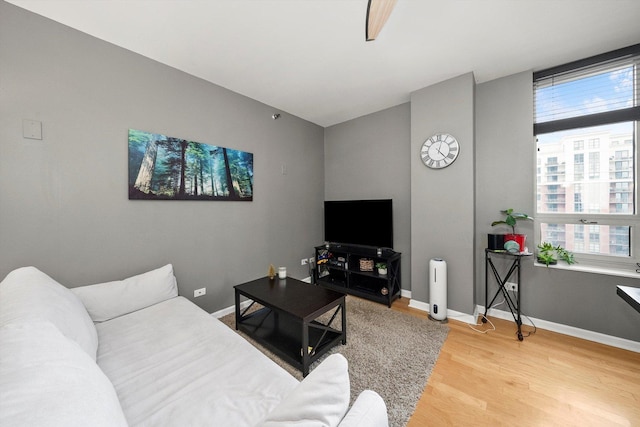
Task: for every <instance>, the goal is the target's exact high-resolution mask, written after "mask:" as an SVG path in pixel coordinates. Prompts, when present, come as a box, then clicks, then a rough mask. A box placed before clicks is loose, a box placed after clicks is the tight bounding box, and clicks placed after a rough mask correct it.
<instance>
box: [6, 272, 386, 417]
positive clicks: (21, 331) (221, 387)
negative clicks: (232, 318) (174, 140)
mask: <svg viewBox="0 0 640 427" xmlns="http://www.w3.org/2000/svg"><path fill="white" fill-rule="evenodd" d="M349 401H350V390H349V377H348V372H347V361H346V359H345V358H344V357H343V356H341V355H338V354H335V355H332V356H330V357H328V358H327V359H325V361H324V362H323V363H321V364H320V365H319V366H318V367H317V368H316V369H315V370H313V371H312V372H311V373H310V374H309V375H308V376H307V377H306V378H305V379H304V380H303V381H302V382H299V381H298V380H296V379H295V378H294V377H292V376H291V375H290V374H289V373H287V372H286V371H285V370H284V369H282V368H281V367H280V366H278V365H277V364H276V363H274V362H273V361H272V360H271V359H269V358H268V357H266V356H264V355H263V354H262V353H261V352H260V351H258V350H257V349H256V348H255V347H253V346H252V345H251V344H249V343H248V342H247V341H246V340H244V339H243V338H242V337H240V336H239V335H238V334H237V333H235V332H234V331H232V330H231V329H229V328H228V327H227V326H225V325H224V324H223V323H222V322H220V321H219V320H218V319H215V318H214V317H213V316H211V315H209V314H208V313H206V312H205V311H203V310H202V309H200V308H199V307H198V306H196V305H195V304H193V303H192V302H190V301H189V300H187V299H185V298H183V297H180V296H178V292H177V284H176V279H175V277H174V275H173V268H172V266H171V265H167V266H164V267H162V268H159V269H157V270H153V271H150V272H148V273H144V274H141V275H138V276H135V277H131V278H129V279H125V280H122V281H115V282H108V283H102V284H97V285H91V286H85V287H80V288H74V289H68V288H66V287H64V286H62V285H61V284H59V283H57V282H56V281H55V280H53V279H52V278H50V277H49V276H47V275H46V274H44V273H42V272H41V271H39V270H37V269H36V268H34V267H24V268H20V269H17V270H14V271H13V272H11V273H9V275H7V277H6V278H5V279H4V280H3V281H2V282H0V425H1V426H3V427H10V426H20V427H24V426H65V427H70V426H71V427H72V426H83V427H85V426H93V427H96V426H125V425H129V426H180V427H183V426H214V427H225V426H229V427H242V426H251V427H253V426H265V427H273V426H296V427H300V426H309V427H315V426H338V425H339V426H340V427H354V426H360V427H378V426H380V427H387V426H388V421H387V411H386V407H385V404H384V401H383V400H382V399H381V398H380V396H379V395H378V394H376V393H375V392H373V391H370V390H367V391H364V392H363V393H361V394H360V395H359V396H358V398H357V399H356V401H355V402H354V404H353V406H352V407H351V408H349Z"/></svg>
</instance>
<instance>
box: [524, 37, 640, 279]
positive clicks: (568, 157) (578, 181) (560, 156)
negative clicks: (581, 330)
mask: <svg viewBox="0 0 640 427" xmlns="http://www.w3.org/2000/svg"><path fill="white" fill-rule="evenodd" d="M639 98H640V45H634V46H630V47H628V48H625V49H620V50H618V51H615V52H610V53H607V54H603V55H599V56H597V57H593V58H588V59H586V60H583V61H578V62H576V63H572V64H566V65H563V66H560V67H555V68H553V69H549V70H543V71H540V72H536V73H534V100H535V108H534V111H535V119H534V134H535V136H536V142H537V159H536V175H537V176H536V213H535V217H536V220H537V221H536V224H538V225H539V228H538V229H537V230H536V243H540V242H542V241H545V242H551V243H553V244H554V245H555V244H561V245H562V246H564V247H565V248H566V249H568V250H570V251H572V252H574V253H575V254H576V258H577V259H578V261H579V263H580V264H581V265H582V264H586V265H593V266H602V267H610V268H613V269H624V270H626V269H630V268H634V269H635V268H636V266H635V263H636V262H640V216H639V214H638V202H637V191H638V185H637V183H638V173H637V169H638V155H637V153H638V123H639V121H640V100H639ZM585 226H587V227H588V229H585V228H584V227H585Z"/></svg>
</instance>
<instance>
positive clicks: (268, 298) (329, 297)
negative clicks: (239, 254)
mask: <svg viewBox="0 0 640 427" xmlns="http://www.w3.org/2000/svg"><path fill="white" fill-rule="evenodd" d="M234 289H235V298H236V329H239V330H241V331H243V332H245V333H246V334H247V335H249V336H250V337H251V338H253V339H255V340H256V341H258V342H259V343H260V344H262V345H264V346H265V347H266V348H268V349H269V350H271V351H273V352H274V353H275V354H277V355H278V356H280V357H281V358H282V359H284V360H286V361H287V362H288V363H290V364H291V365H293V366H295V367H297V368H299V369H301V370H302V375H304V376H307V374H308V373H309V365H311V364H312V363H313V362H314V361H315V360H317V359H318V358H319V357H320V356H322V355H323V354H325V353H326V352H327V351H328V350H329V349H330V348H331V347H333V346H334V345H336V344H338V343H339V342H342V344H346V343H347V316H346V311H345V309H346V307H345V295H344V294H343V293H341V292H336V291H332V290H330V289H325V288H323V287H320V286H314V285H311V284H309V283H305V282H301V281H300V280H296V279H293V278H291V277H287V278H286V279H278V277H275V278H274V279H269V278H268V277H263V278H261V279H257V280H253V281H251V282H247V283H243V284H241V285H236V286H234ZM241 296H243V297H246V298H248V299H249V300H251V304H250V305H249V306H248V307H246V308H244V310H241V308H240V297H241ZM256 303H258V304H259V305H261V306H262V307H261V308H257V309H255V308H256V307H257V306H255V307H254V305H255V304H256ZM332 309H335V311H334V312H333V313H330V314H329V315H327V316H326V317H327V318H329V316H330V318H329V319H328V321H326V323H323V322H322V321H319V320H318V317H320V316H322V315H323V314H325V313H329V312H330V311H331V310H332ZM338 314H341V316H340V317H341V322H342V325H341V329H340V330H339V329H336V328H334V327H332V326H331V325H332V323H333V321H334V320H335V319H336V317H337V316H338Z"/></svg>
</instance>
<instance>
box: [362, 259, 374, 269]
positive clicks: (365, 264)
mask: <svg viewBox="0 0 640 427" xmlns="http://www.w3.org/2000/svg"><path fill="white" fill-rule="evenodd" d="M360 271H373V260H372V259H369V258H360Z"/></svg>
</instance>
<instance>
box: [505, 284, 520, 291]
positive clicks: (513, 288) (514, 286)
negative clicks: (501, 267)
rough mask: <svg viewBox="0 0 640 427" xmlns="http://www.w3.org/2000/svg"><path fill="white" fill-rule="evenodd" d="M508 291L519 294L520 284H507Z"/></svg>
mask: <svg viewBox="0 0 640 427" xmlns="http://www.w3.org/2000/svg"><path fill="white" fill-rule="evenodd" d="M505 286H506V287H507V290H508V291H513V292H518V284H517V283H514V282H507V283H506V284H505Z"/></svg>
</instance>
